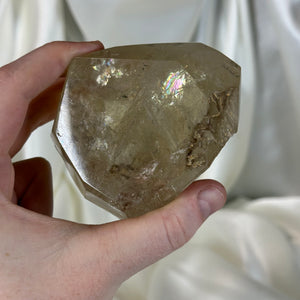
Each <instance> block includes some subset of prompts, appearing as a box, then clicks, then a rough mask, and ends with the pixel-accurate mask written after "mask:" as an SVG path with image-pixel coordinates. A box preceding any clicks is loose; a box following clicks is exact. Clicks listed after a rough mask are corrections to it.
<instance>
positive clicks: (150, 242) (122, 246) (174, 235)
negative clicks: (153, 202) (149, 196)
mask: <svg viewBox="0 0 300 300" xmlns="http://www.w3.org/2000/svg"><path fill="white" fill-rule="evenodd" d="M225 201H226V191H225V189H224V187H223V186H222V185H221V184H220V183H218V182H216V181H213V180H202V181H197V182H194V183H193V184H191V185H190V186H189V187H188V188H187V189H186V190H185V191H184V192H183V193H182V194H181V195H180V196H179V197H178V198H177V199H176V200H175V201H173V202H171V203H170V204H168V205H166V206H165V207H163V208H161V209H158V210H156V211H153V212H150V213H148V214H146V215H144V216H141V217H138V218H134V219H126V220H122V221H119V222H114V223H110V224H106V226H104V227H99V230H100V231H101V233H99V234H101V236H102V238H103V236H104V235H103V233H104V231H106V234H107V235H106V234H105V236H106V237H107V236H110V237H111V240H110V243H111V247H110V249H114V250H113V251H111V252H110V261H111V262H113V266H111V267H112V269H113V270H114V273H115V272H116V273H115V274H114V278H119V280H120V282H122V281H124V280H126V279H127V278H129V277H130V276H132V275H133V274H135V273H137V272H138V271H140V270H142V269H143V268H145V267H147V266H149V265H151V264H152V263H154V262H156V261H157V260H159V259H160V258H162V257H164V256H166V255H168V254H169V253H171V252H173V251H174V250H176V249H178V248H179V247H181V246H183V245H184V244H185V243H186V242H187V241H188V240H189V239H190V238H191V237H192V236H193V235H194V233H195V232H196V231H197V229H198V228H199V227H200V226H201V224H202V223H203V222H204V221H205V220H206V219H207V217H208V216H209V215H211V214H212V213H214V212H215V211H217V210H218V209H220V208H221V207H223V205H224V203H225ZM96 231H97V230H96ZM109 232H110V233H111V234H109Z"/></svg>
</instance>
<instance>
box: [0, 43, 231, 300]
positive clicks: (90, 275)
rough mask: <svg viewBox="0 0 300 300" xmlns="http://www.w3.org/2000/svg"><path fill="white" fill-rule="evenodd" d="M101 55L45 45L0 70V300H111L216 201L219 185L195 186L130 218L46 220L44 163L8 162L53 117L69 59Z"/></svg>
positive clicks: (47, 172) (74, 46)
mask: <svg viewBox="0 0 300 300" xmlns="http://www.w3.org/2000/svg"><path fill="white" fill-rule="evenodd" d="M102 48H103V46H102V44H101V43H100V42H89V43H70V42H54V43H50V44H47V45H45V46H43V47H41V48H39V49H37V50H34V51H33V52H31V53H29V54H27V55H25V56H23V57H22V58H20V59H18V60H17V61H15V62H13V63H11V64H8V65H6V66H4V67H2V68H1V69H0V299H22V300H23V299H31V300H34V299H73V300H77V299H84V300H87V299H104V300H106V299H107V300H109V299H112V297H113V295H114V294H115V292H116V290H117V289H118V287H119V286H120V284H121V283H122V282H123V281H124V280H126V279H128V278H129V277H130V276H132V275H133V274H135V273H137V272H138V271H140V270H142V269H143V268H145V267H146V266H149V265H150V264H152V263H154V262H156V261H157V260H159V259H160V258H162V257H164V256H166V255H168V254H170V253H171V252H172V251H174V250H176V249H177V248H179V247H181V246H182V245H183V244H185V243H186V242H187V241H188V240H189V239H190V238H191V237H192V236H193V234H194V233H195V232H196V230H197V229H198V228H199V227H200V226H201V224H202V223H203V222H204V221H205V219H206V218H207V217H208V216H209V215H210V214H212V213H213V212H215V211H217V210H218V209H220V208H221V207H222V206H223V205H224V203H225V200H226V192H225V190H224V187H223V186H222V185H221V184H219V183H218V182H216V181H212V180H203V181H197V182H195V183H193V184H192V185H190V186H189V187H188V188H187V189H186V190H185V191H184V192H183V193H182V194H181V195H180V196H179V197H178V198H177V199H176V200H174V201H173V202H172V203H170V204H169V205H167V206H165V207H163V208H161V209H159V210H156V211H153V212H151V213H148V214H146V215H144V216H142V217H139V218H134V219H127V220H122V221H118V222H113V223H109V224H105V225H82V224H76V223H72V222H68V221H64V220H60V219H55V218H52V217H51V216H52V201H53V200H52V196H53V195H52V194H53V193H52V175H51V167H50V165H49V163H48V162H46V161H45V160H43V159H41V158H35V159H30V160H27V161H23V162H18V163H15V164H13V163H12V162H11V159H12V157H13V156H14V155H15V154H16V153H17V152H18V150H19V149H21V147H22V146H23V144H24V143H25V141H26V140H27V138H28V137H29V135H30V133H31V132H32V131H33V130H34V129H36V128H37V127H38V126H41V125H42V124H44V123H46V122H48V121H50V120H52V119H53V118H54V116H55V114H56V110H57V106H58V101H59V97H60V93H61V88H62V84H63V81H64V78H63V74H64V72H65V69H66V67H67V66H68V64H69V62H70V60H71V59H72V58H73V57H74V56H76V55H80V54H83V53H87V52H91V51H95V50H100V49H102ZM199 271H201V270H199Z"/></svg>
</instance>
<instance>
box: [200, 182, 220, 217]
mask: <svg viewBox="0 0 300 300" xmlns="http://www.w3.org/2000/svg"><path fill="white" fill-rule="evenodd" d="M224 203H225V196H224V194H223V193H222V192H221V191H220V190H218V189H217V188H215V187H211V186H210V187H206V188H205V189H203V190H201V191H199V193H198V204H199V207H200V211H201V215H202V217H203V219H207V218H208V216H210V215H211V214H212V213H214V212H215V211H217V210H219V209H220V208H222V207H223V205H224Z"/></svg>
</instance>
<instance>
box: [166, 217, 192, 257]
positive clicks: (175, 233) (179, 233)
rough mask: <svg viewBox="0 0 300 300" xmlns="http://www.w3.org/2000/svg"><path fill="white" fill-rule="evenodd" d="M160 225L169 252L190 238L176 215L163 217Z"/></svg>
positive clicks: (180, 219)
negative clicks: (161, 225)
mask: <svg viewBox="0 0 300 300" xmlns="http://www.w3.org/2000/svg"><path fill="white" fill-rule="evenodd" d="M162 223H163V229H164V235H165V237H166V240H167V243H168V244H169V247H170V249H171V251H174V250H176V249H178V248H180V247H181V246H183V245H184V244H185V243H186V242H187V241H188V240H189V239H190V238H191V235H190V233H189V231H187V230H186V227H185V224H184V220H183V219H182V218H180V217H179V216H178V215H176V214H171V215H163V216H162Z"/></svg>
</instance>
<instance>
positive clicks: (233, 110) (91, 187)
mask: <svg viewBox="0 0 300 300" xmlns="http://www.w3.org/2000/svg"><path fill="white" fill-rule="evenodd" d="M239 83H240V67H239V66H238V65H237V64H236V63H234V62H233V61H231V60H230V59H228V58H227V57H226V56H224V55H223V54H221V53H220V52H218V51H216V50H214V49H212V48H210V47H207V46H205V45H203V44H199V43H197V44H190V43H189V44H151V45H136V46H123V47H116V48H111V49H106V50H101V51H99V52H94V53H91V54H88V55H85V56H80V57H76V58H75V59H73V61H72V62H71V64H70V66H69V70H68V75H67V80H66V84H65V88H64V92H63V96H62V101H61V106H60V109H59V112H58V115H57V118H56V120H55V123H54V127H53V136H54V140H55V143H56V146H57V148H58V150H59V152H60V153H61V154H62V156H63V158H64V160H65V162H66V163H67V166H68V168H69V170H70V171H71V174H72V175H73V178H74V179H75V181H76V183H77V185H78V186H79V188H80V190H81V192H82V193H83V195H84V196H85V197H86V198H87V199H89V200H91V201H93V202H94V203H96V204H97V205H99V206H101V207H103V208H105V209H107V210H109V211H110V212H112V213H113V214H115V215H117V216H119V217H121V218H124V217H135V216H139V215H142V214H144V213H146V212H148V211H151V210H153V209H156V208H159V207H161V206H163V205H165V204H167V203H169V202H170V201H172V200H173V199H174V198H175V197H176V196H177V195H178V194H179V193H180V192H181V191H182V190H183V189H185V188H186V187H187V186H188V185H189V184H190V183H191V182H192V181H193V180H195V179H196V178H197V177H198V176H199V175H200V174H201V173H202V172H204V171H205V170H206V169H207V168H208V167H209V166H210V164H211V163H212V161H213V159H214V158H215V157H216V155H217V154H218V153H219V151H220V150H221V148H222V147H223V146H224V145H225V143H226V142H227V140H228V139H229V138H230V136H232V135H233V134H234V133H235V132H236V130H237V124H238V111H239V101H238V98H239Z"/></svg>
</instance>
